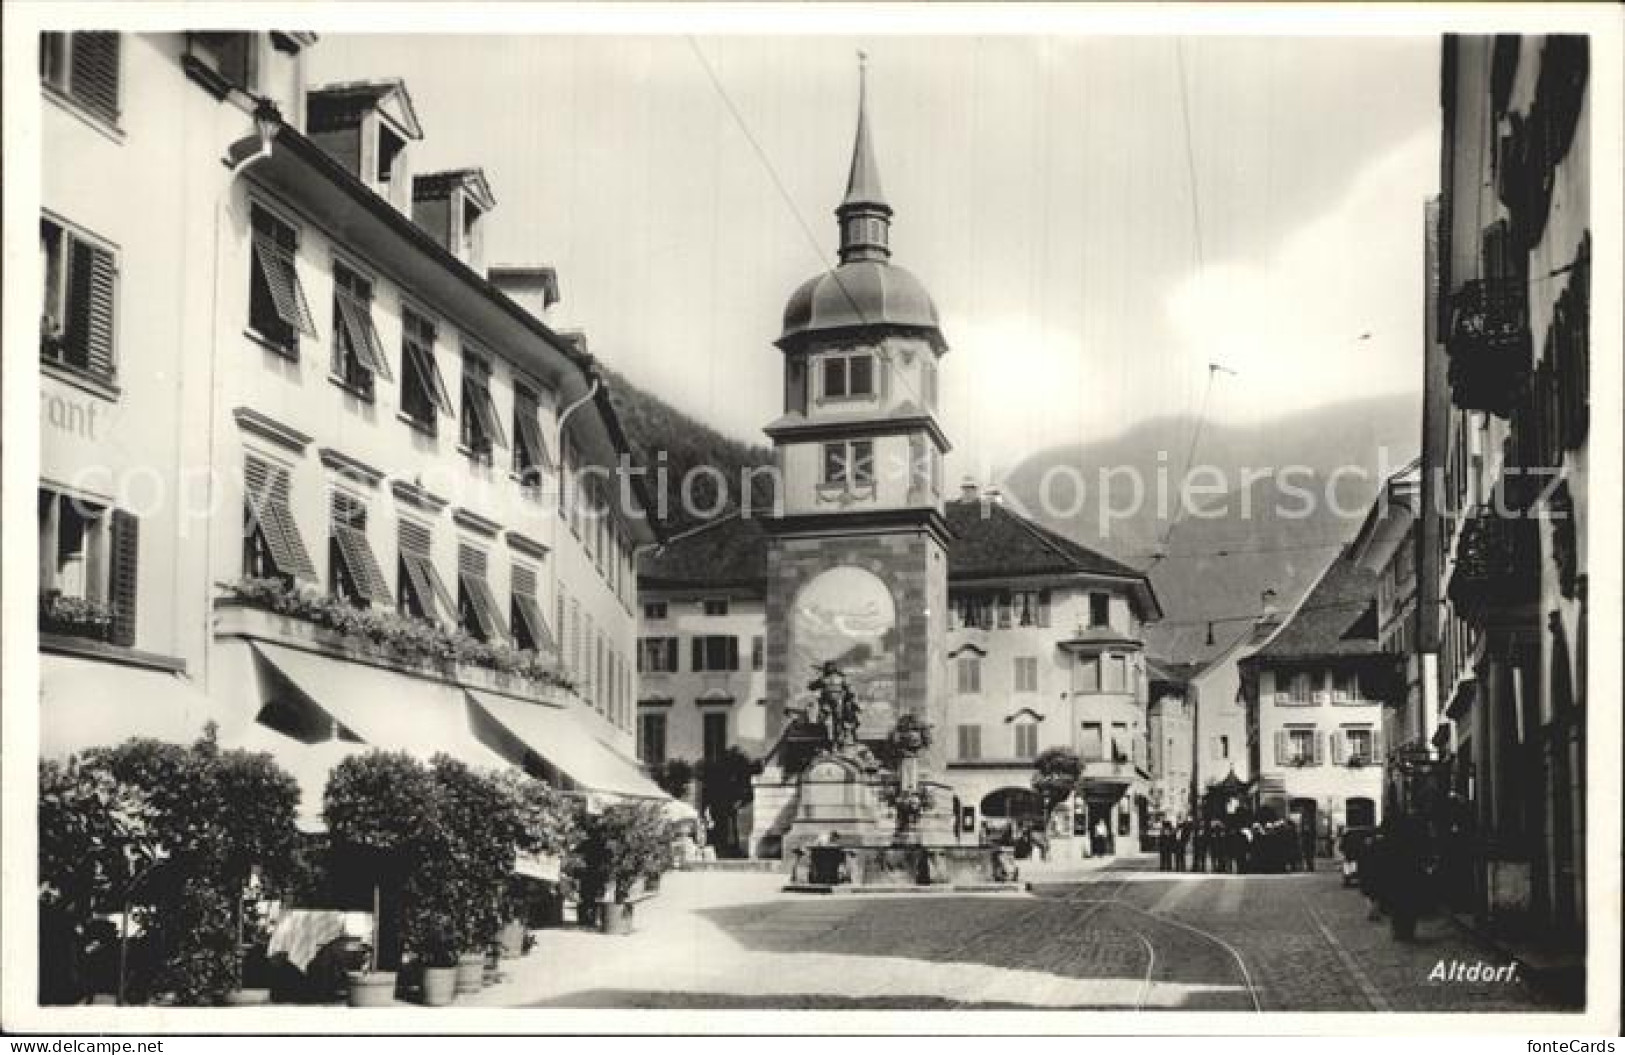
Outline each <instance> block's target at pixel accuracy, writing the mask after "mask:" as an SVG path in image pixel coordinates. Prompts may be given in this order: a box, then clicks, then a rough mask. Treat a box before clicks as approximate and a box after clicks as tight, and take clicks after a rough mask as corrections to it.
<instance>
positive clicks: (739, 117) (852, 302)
mask: <svg viewBox="0 0 1625 1055" xmlns="http://www.w3.org/2000/svg"><path fill="white" fill-rule="evenodd" d="M684 39H686V40H687V41H688V46H689V48H690V49H692V50H693V52H694V57H695V58H696V59H698V60H699V63H700V66H701V67H702V68H704V70H705V75H706V77H707V78H708V79H709V80H710V81H711V87H712V88H714V89H715V90H716V93H717V97H718V98H720V99H721V100H722V104H723V105H724V106H725V107H727V109H728V113H729V114H730V115H732V117H733V120H734V124H736V125H738V126H739V131H740V133H741V134H743V135H744V137H745V139H746V141H747V142H749V143H750V145H751V149H752V150H754V151H755V152H756V159H757V160H758V161H760V162H761V164H762V168H763V169H765V170H766V171H767V175H768V178H769V179H771V180H772V181H773V186H774V187H775V188H776V189H777V190H778V192H779V199H780V200H781V201H782V202H784V206H785V208H786V209H788V210H789V211H790V215H791V216H793V217H794V218H795V221H796V225H797V226H798V227H799V228H800V229H801V235H802V237H803V238H805V239H806V240H807V244H808V245H809V246H811V247H812V251H813V254H814V255H815V256H817V257H818V261H819V263H821V264H822V265H823V267H824V272H825V273H826V274H828V275H829V277H830V278H832V279H834V280H835V286H836V288H837V289H839V290H840V291H841V296H842V297H843V298H845V300H846V303H847V305H848V306H849V307H850V308H851V309H852V311H853V313H854V314H855V315H857V317H858V319H859V321H860V322H861V323H862V324H863V325H865V326H868V325H870V321H869V317H868V315H867V314H866V313H865V312H864V310H863V307H862V306H861V305H860V304H858V302H857V299H856V298H855V297H853V296H852V291H851V290H849V289H847V287H846V283H845V282H843V281H841V276H840V273H839V271H838V270H837V268H836V266H835V264H834V263H833V262H832V261H831V260H830V258H829V254H827V253H826V252H824V248H823V245H822V244H821V243H820V242H819V240H818V236H817V235H815V234H813V229H812V225H811V224H809V223H808V222H807V218H806V217H805V216H803V215H802V214H801V210H800V209H798V208H796V202H795V199H794V198H793V197H791V196H790V191H789V190H788V189H787V188H786V187H785V185H784V181H783V180H782V179H780V178H779V173H778V170H777V169H775V168H774V167H773V161H772V159H771V158H769V157H768V156H767V151H766V150H764V149H762V144H761V143H760V142H759V141H758V140H757V138H756V136H755V134H754V133H753V132H751V130H750V125H749V123H747V122H746V120H745V115H744V114H742V113H740V112H739V107H737V106H735V105H734V101H733V97H732V96H730V95H729V94H728V89H727V88H725V87H723V84H722V80H721V78H719V77H718V76H717V71H716V69H715V67H713V66H712V65H711V60H710V59H708V58H706V57H705V52H704V51H703V50H701V48H700V42H699V40H698V39H696V38H695V37H694V36H693V35H689V36H686V37H685V38H684ZM859 55H860V57H865V58H866V57H867V56H863V53H862V52H859ZM893 380H895V381H898V382H901V383H902V385H903V387H904V388H906V389H908V391H909V392H910V393H912V394H913V396H914V398H915V400H916V401H917V402H918V403H919V405H920V406H922V407H929V405H928V404H927V403H926V401H925V397H924V396H923V395H922V394H921V393H920V390H919V389H918V388H916V387H915V386H914V383H913V382H912V381H910V380H909V379H908V378H907V377H906V376H904V375H903V374H900V373H899V374H894V375H893Z"/></svg>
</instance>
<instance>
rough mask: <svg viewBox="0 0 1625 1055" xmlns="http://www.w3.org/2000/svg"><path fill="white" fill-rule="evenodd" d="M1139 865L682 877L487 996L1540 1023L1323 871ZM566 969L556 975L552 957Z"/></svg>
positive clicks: (556, 937)
mask: <svg viewBox="0 0 1625 1055" xmlns="http://www.w3.org/2000/svg"><path fill="white" fill-rule="evenodd" d="M1154 869H1155V860H1154V859H1153V858H1147V857H1137V858H1131V859H1128V860H1126V861H1121V862H1118V863H1117V864H1116V865H1115V866H1113V867H1110V868H1107V869H1102V870H1099V871H1096V872H1094V873H1092V874H1087V875H1077V876H1057V877H1056V878H1055V879H1053V880H1045V881H1038V882H1035V883H1034V889H1033V892H1032V893H1031V894H1018V895H954V894H929V895H898V896H885V895H875V896H857V897H854V896H829V897H816V896H787V895H783V894H780V893H778V884H779V878H778V877H777V876H773V875H769V874H758V875H724V874H718V873H677V874H675V875H672V876H670V877H668V886H667V889H666V890H664V891H663V892H662V893H661V895H660V897H659V898H658V899H656V901H654V902H651V903H650V904H649V905H647V906H646V907H645V908H644V910H643V912H642V915H641V916H640V922H639V931H638V933H636V934H634V935H632V936H631V937H628V938H607V937H603V936H600V935H596V934H591V933H587V932H582V931H573V930H563V931H551V932H544V934H543V935H542V938H541V943H540V945H539V947H538V948H537V949H536V950H535V951H533V952H532V953H531V955H529V956H527V957H525V958H524V959H522V960H520V961H517V962H515V963H513V964H511V965H510V968H509V978H508V980H507V981H506V982H505V983H504V984H502V985H499V986H497V987H495V988H493V989H490V990H487V991H486V992H485V993H484V994H482V996H481V997H480V999H479V1002H480V1003H483V1004H492V1005H506V1006H516V1005H517V1006H553V1007H673V1008H708V1007H715V1008H730V1007H731V1008H741V1007H744V1008H924V1009H946V1008H989V1009H999V1008H1002V1009H1064V1008H1072V1009H1097V1010H1115V1011H1123V1010H1131V1011H1132V1010H1148V1011H1151V1010H1155V1011H1172V1010H1193V1011H1236V1012H1255V1011H1404V1012H1434V1011H1456V1012H1462V1011H1465V1012H1497V1013H1498V1012H1520V1011H1521V1012H1534V1011H1555V1010H1562V1009H1563V1008H1562V1007H1561V1006H1560V1005H1559V1004H1558V1003H1556V1002H1555V1001H1554V1000H1553V999H1552V998H1551V997H1549V996H1546V995H1544V994H1542V993H1540V992H1539V991H1537V990H1535V989H1533V988H1531V987H1530V986H1529V985H1527V984H1526V983H1525V982H1524V981H1522V980H1516V979H1515V980H1513V981H1511V982H1444V981H1438V980H1432V981H1430V979H1429V975H1430V974H1431V973H1433V972H1434V970H1435V967H1436V966H1437V965H1438V964H1440V963H1441V962H1443V963H1444V964H1445V965H1446V967H1447V968H1448V966H1449V965H1450V964H1451V963H1453V962H1460V963H1463V964H1473V963H1478V962H1483V963H1484V964H1486V965H1491V966H1500V965H1503V964H1504V961H1503V960H1500V959H1497V957H1496V956H1495V954H1494V953H1492V952H1491V951H1489V950H1487V949H1481V948H1479V947H1478V946H1477V945H1475V944H1474V943H1473V942H1472V941H1471V940H1470V939H1469V938H1468V937H1467V936H1465V935H1464V934H1463V933H1462V932H1461V931H1459V930H1458V929H1457V928H1456V927H1455V926H1454V925H1453V924H1451V923H1450V922H1449V921H1448V920H1443V919H1434V920H1428V921H1425V922H1424V923H1423V924H1422V926H1421V927H1420V928H1419V930H1418V935H1417V940H1416V941H1415V942H1414V943H1413V944H1409V945H1403V944H1399V943H1396V942H1394V941H1393V940H1392V939H1391V938H1390V937H1389V934H1388V930H1387V927H1386V926H1385V925H1384V924H1382V923H1380V922H1371V921H1368V920H1367V919H1366V903H1365V900H1364V898H1362V897H1361V896H1360V895H1359V893H1358V892H1356V891H1353V890H1346V889H1344V888H1343V887H1342V886H1341V883H1340V880H1339V877H1338V875H1337V874H1336V873H1335V872H1334V871H1333V870H1332V869H1331V867H1330V865H1329V863H1326V862H1323V865H1322V870H1321V871H1320V872H1317V873H1314V874H1307V875H1244V876H1236V875H1189V874H1185V875H1178V876H1168V875H1165V874H1163V873H1159V872H1157V871H1155V870H1154ZM565 963H568V964H572V965H577V966H573V967H572V969H571V970H569V971H560V970H559V969H558V967H559V965H560V964H565Z"/></svg>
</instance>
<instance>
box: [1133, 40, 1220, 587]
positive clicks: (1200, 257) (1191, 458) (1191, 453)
mask: <svg viewBox="0 0 1625 1055" xmlns="http://www.w3.org/2000/svg"><path fill="white" fill-rule="evenodd" d="M1174 66H1175V67H1176V69H1177V70H1178V73H1179V116H1180V124H1181V127H1182V128H1183V129H1184V132H1185V173H1186V175H1187V177H1188V178H1189V180H1190V191H1191V193H1190V201H1191V246H1192V250H1193V252H1194V253H1195V255H1196V271H1197V273H1198V274H1200V273H1201V272H1202V271H1203V270H1204V269H1205V267H1206V261H1205V256H1204V253H1203V251H1202V195H1201V192H1200V189H1199V188H1198V186H1197V182H1196V144H1195V141H1194V138H1193V137H1192V135H1191V105H1190V90H1189V86H1188V84H1187V83H1186V78H1185V44H1184V41H1183V40H1181V39H1180V38H1179V37H1175V38H1174ZM1222 369H1224V368H1223V367H1221V366H1219V365H1218V364H1216V363H1209V364H1208V368H1207V383H1206V384H1205V385H1204V386H1203V388H1202V403H1201V409H1200V410H1198V411H1197V414H1196V427H1195V428H1194V429H1192V430H1191V442H1190V447H1189V449H1187V450H1186V452H1185V468H1184V470H1183V471H1182V472H1181V473H1180V474H1179V486H1180V488H1181V492H1180V493H1181V497H1180V500H1179V505H1178V507H1177V508H1175V509H1174V515H1173V519H1172V520H1171V521H1170V522H1169V524H1168V530H1167V532H1166V533H1165V534H1164V535H1163V537H1162V541H1161V542H1160V543H1159V544H1158V545H1159V547H1160V548H1161V549H1162V550H1166V549H1167V548H1168V544H1169V542H1171V541H1172V540H1173V537H1174V531H1175V530H1176V529H1178V527H1179V522H1180V521H1181V520H1182V519H1184V516H1185V500H1184V496H1183V495H1184V491H1183V489H1184V486H1185V479H1186V477H1187V476H1189V475H1190V471H1191V466H1192V465H1193V464H1194V463H1195V460H1196V450H1197V446H1198V445H1199V444H1200V443H1201V440H1202V430H1203V428H1204V427H1205V426H1206V425H1207V408H1208V400H1209V399H1211V398H1212V396H1213V381H1214V378H1215V377H1216V376H1217V375H1218V373H1219V371H1220V370H1222ZM1227 372H1228V371H1227ZM1165 557H1166V555H1165V554H1164V553H1157V554H1153V555H1152V557H1151V559H1150V561H1149V562H1148V563H1147V564H1146V566H1145V567H1144V568H1141V569H1140V570H1141V571H1142V572H1148V571H1150V570H1151V569H1152V568H1154V567H1156V566H1157V564H1158V563H1159V562H1161V561H1162V560H1164V559H1165Z"/></svg>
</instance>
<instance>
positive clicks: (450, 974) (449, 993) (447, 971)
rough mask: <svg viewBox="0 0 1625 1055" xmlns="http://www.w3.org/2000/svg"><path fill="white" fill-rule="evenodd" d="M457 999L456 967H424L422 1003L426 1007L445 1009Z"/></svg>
mask: <svg viewBox="0 0 1625 1055" xmlns="http://www.w3.org/2000/svg"><path fill="white" fill-rule="evenodd" d="M456 998H457V968H456V967H425V968H424V969H423V1003H424V1005H425V1006H427V1007H445V1006H446V1005H447V1004H449V1003H451V1002H452V1001H453V1000H455V999H456Z"/></svg>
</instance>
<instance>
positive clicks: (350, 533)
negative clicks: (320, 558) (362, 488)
mask: <svg viewBox="0 0 1625 1055" xmlns="http://www.w3.org/2000/svg"><path fill="white" fill-rule="evenodd" d="M328 567H329V568H330V569H331V575H330V583H331V587H332V590H333V593H335V594H337V595H338V596H340V597H345V598H347V599H349V600H351V601H354V602H355V603H357V604H377V605H384V606H388V605H390V604H392V603H393V602H394V599H395V597H394V594H393V593H391V592H390V589H389V582H388V581H387V580H386V579H385V578H384V569H383V568H382V567H380V566H379V564H378V558H377V557H376V556H375V555H374V554H373V551H372V545H371V543H369V542H368V541H367V507H366V504H365V503H363V502H362V501H361V500H360V499H359V498H356V497H355V496H354V495H350V494H346V493H345V492H343V491H334V492H333V503H332V520H331V524H330V536H329V539H328Z"/></svg>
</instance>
